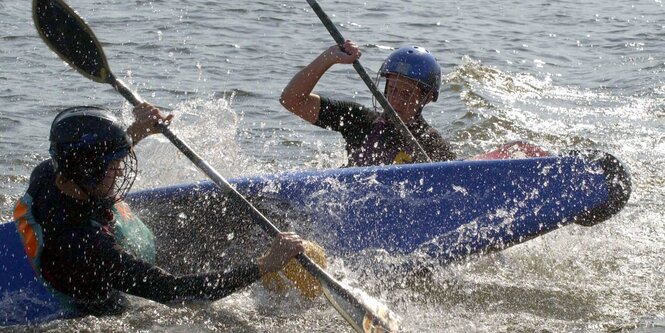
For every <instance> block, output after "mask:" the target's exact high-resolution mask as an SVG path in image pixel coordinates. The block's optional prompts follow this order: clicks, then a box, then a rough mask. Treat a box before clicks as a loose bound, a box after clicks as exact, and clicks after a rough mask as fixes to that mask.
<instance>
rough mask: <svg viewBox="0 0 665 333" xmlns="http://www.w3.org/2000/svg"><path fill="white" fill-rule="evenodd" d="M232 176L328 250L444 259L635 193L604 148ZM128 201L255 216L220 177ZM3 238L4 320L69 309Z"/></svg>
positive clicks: (5, 235) (593, 213)
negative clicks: (240, 207) (231, 199)
mask: <svg viewBox="0 0 665 333" xmlns="http://www.w3.org/2000/svg"><path fill="white" fill-rule="evenodd" d="M229 182H230V183H231V184H233V185H234V186H235V187H236V189H237V190H238V191H239V192H240V193H241V194H243V195H244V196H246V197H247V198H248V199H249V201H250V202H252V203H254V204H255V205H256V206H257V207H258V208H259V210H262V211H263V212H265V214H266V215H267V216H268V217H269V218H271V219H274V218H277V219H283V220H284V221H281V222H280V223H277V224H278V225H279V224H282V226H281V228H282V229H285V230H286V229H289V230H293V229H295V230H297V231H298V232H302V233H303V234H307V237H308V238H311V239H313V240H315V241H317V242H318V243H319V244H321V245H323V247H324V248H325V249H326V251H327V252H328V253H329V254H331V253H332V254H334V255H339V256H344V255H345V254H349V253H355V252H358V251H362V250H366V249H383V250H385V251H387V252H389V253H393V254H408V253H412V252H414V251H422V252H423V253H427V254H428V255H429V256H431V257H433V258H436V259H437V260H438V261H439V262H441V263H442V264H445V263H448V262H450V261H454V260H459V259H462V258H465V257H468V256H469V255H472V254H477V253H486V252H491V251H497V250H501V249H504V248H506V247H509V246H511V245H514V244H518V243H521V242H524V241H526V240H529V239H532V238H534V237H537V236H539V235H542V234H544V233H547V232H549V231H552V230H554V229H557V228H560V227H563V226H565V225H567V224H570V223H577V224H580V225H584V226H592V225H595V224H597V223H599V222H602V221H604V220H606V219H608V218H610V217H611V216H612V215H614V214H615V213H617V212H618V211H619V210H621V209H622V208H623V206H624V205H625V203H626V202H627V200H628V198H629V196H630V191H631V183H630V177H629V175H628V172H627V171H626V169H625V168H624V167H623V166H622V164H621V162H620V161H619V160H617V159H616V158H615V157H613V156H612V155H610V154H607V153H603V152H599V151H589V152H571V153H569V154H567V155H566V156H548V157H538V158H525V159H497V160H477V161H451V162H440V163H428V164H411V165H392V166H380V167H363V168H343V169H330V170H314V171H301V172H289V173H283V174H275V175H264V176H255V177H243V178H238V179H231V180H229ZM127 201H128V202H129V204H130V206H132V207H133V208H134V210H136V211H137V212H138V214H139V216H142V215H143V212H153V213H155V212H156V211H157V212H158V213H155V216H156V217H157V218H158V220H159V222H158V223H160V224H161V225H165V226H167V225H177V221H178V220H182V219H183V218H186V219H187V220H189V221H196V223H197V224H199V225H212V224H224V223H237V224H243V223H244V224H251V222H250V221H248V220H247V219H244V218H242V216H240V215H242V214H241V213H238V212H234V211H233V209H232V207H229V205H228V204H227V203H226V198H225V197H224V194H223V192H222V191H220V190H219V189H217V187H216V186H215V185H214V184H213V183H211V182H200V183H195V184H184V185H178V186H171V187H164V188H157V189H152V190H146V191H141V192H134V193H131V194H130V195H129V196H128V198H127ZM159 211H161V213H160V212H159ZM234 215H239V216H235V217H237V218H235V219H234V218H233V217H234ZM273 216H276V217H274V218H273ZM168 219H172V220H173V221H164V220H168ZM283 223H286V227H285V225H284V224H283ZM149 225H153V226H154V225H155V224H154V223H153V224H151V223H149ZM289 226H291V227H293V228H289ZM158 239H159V235H158ZM0 244H1V245H0V256H1V257H0V272H1V274H0V297H1V298H0V325H13V324H24V323H29V322H41V321H46V320H50V319H53V318H58V317H62V316H64V315H66V314H64V313H63V312H62V311H61V310H60V309H59V308H58V306H57V301H56V300H55V299H54V298H53V296H51V295H50V294H49V293H48V291H46V289H45V288H44V287H43V286H41V285H40V284H39V283H38V282H37V280H36V278H35V275H34V272H33V271H32V268H31V266H30V264H29V262H28V260H27V257H26V255H25V251H24V250H23V248H22V245H21V242H20V240H19V236H18V234H17V231H16V227H15V226H14V224H13V223H5V224H0ZM244 246H246V247H251V244H249V245H247V244H245V245H244ZM167 259H168V258H167Z"/></svg>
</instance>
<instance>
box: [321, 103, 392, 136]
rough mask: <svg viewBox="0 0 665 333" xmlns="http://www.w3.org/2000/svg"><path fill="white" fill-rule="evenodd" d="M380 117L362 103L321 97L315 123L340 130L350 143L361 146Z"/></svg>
mask: <svg viewBox="0 0 665 333" xmlns="http://www.w3.org/2000/svg"><path fill="white" fill-rule="evenodd" d="M378 117H379V114H378V113H377V112H376V111H373V110H370V109H369V108H367V107H365V106H363V105H361V104H358V103H354V102H349V101H341V100H333V99H329V98H326V97H321V110H320V112H319V119H318V120H317V121H316V123H315V125H316V126H319V127H322V128H327V129H331V130H333V131H337V132H340V133H341V134H342V137H344V140H346V142H347V143H348V144H349V145H351V146H355V147H359V146H360V145H361V144H362V141H363V140H364V139H365V137H366V136H367V135H368V134H369V132H370V131H371V130H372V124H373V123H374V121H375V120H376V119H377V118H378Z"/></svg>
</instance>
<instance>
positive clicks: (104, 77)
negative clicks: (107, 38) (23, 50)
mask: <svg viewBox="0 0 665 333" xmlns="http://www.w3.org/2000/svg"><path fill="white" fill-rule="evenodd" d="M32 15H33V16H32V18H33V20H34V22H35V27H36V28H37V31H38V32H39V36H41V38H42V39H43V40H44V42H45V43H46V45H48V47H49V48H50V49H51V50H53V52H55V53H56V54H57V55H58V56H59V57H60V58H61V59H62V60H64V61H66V62H67V63H68V64H69V65H70V66H72V67H74V69H76V70H77V71H78V72H79V73H81V74H83V75H84V76H85V77H87V78H88V79H90V80H93V81H96V82H103V83H108V78H109V76H111V70H110V69H109V66H108V63H107V61H106V57H105V56H104V51H103V50H102V47H101V45H100V44H99V41H98V40H97V38H96V37H95V34H93V33H92V31H91V30H90V28H89V27H88V25H87V24H86V23H85V22H84V21H83V19H82V18H81V17H80V16H79V15H78V14H77V13H76V12H74V10H73V9H72V8H71V7H69V6H68V5H67V4H66V3H65V2H64V1H62V0H33V2H32Z"/></svg>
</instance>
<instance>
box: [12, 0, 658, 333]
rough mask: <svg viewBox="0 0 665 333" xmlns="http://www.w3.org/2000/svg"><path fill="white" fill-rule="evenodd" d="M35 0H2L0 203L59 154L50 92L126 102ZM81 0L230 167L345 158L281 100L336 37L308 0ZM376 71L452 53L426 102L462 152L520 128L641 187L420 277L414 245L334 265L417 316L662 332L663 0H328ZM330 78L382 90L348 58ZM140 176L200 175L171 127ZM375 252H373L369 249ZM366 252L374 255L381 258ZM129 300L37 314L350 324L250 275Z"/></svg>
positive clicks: (70, 99)
mask: <svg viewBox="0 0 665 333" xmlns="http://www.w3.org/2000/svg"><path fill="white" fill-rule="evenodd" d="M29 3H30V2H29V1H24V0H22V1H19V0H3V1H2V2H0V102H1V105H2V106H0V184H1V186H0V217H1V219H2V220H7V219H9V216H10V214H11V210H12V204H13V202H14V201H15V200H16V199H17V198H18V197H19V196H20V195H21V194H22V193H23V191H24V190H25V188H26V186H27V181H28V176H29V172H30V170H31V169H32V168H33V167H34V166H35V165H36V164H37V163H39V162H40V161H41V160H43V159H45V158H46V157H47V155H48V154H47V148H48V127H49V125H50V122H51V121H52V119H53V116H54V115H55V114H56V112H57V110H59V109H62V108H65V107H67V106H71V105H77V104H96V105H105V106H108V107H111V108H115V109H122V110H123V111H122V114H123V117H124V119H126V120H127V121H129V120H130V119H131V116H130V113H129V109H128V106H127V105H126V104H123V101H122V100H121V98H120V97H119V95H117V94H116V93H114V92H113V91H112V90H111V88H110V86H107V85H100V84H96V83H92V82H90V81H88V80H86V79H84V78H83V77H81V76H80V75H78V74H77V73H76V72H74V71H73V70H71V69H69V68H68V67H67V66H66V65H64V64H63V63H62V61H60V60H58V59H57V58H56V56H55V55H54V54H52V53H51V52H50V51H49V50H48V49H47V48H46V46H45V45H44V44H43V43H42V42H41V40H40V39H39V37H38V36H37V34H36V32H35V30H34V27H33V24H32V20H31V13H30V4H29ZM69 3H70V4H71V5H72V6H73V7H74V8H76V9H77V10H78V11H79V13H80V14H81V15H83V16H84V17H85V18H86V19H87V21H88V22H89V23H90V24H91V25H92V27H93V29H94V31H95V33H96V35H97V36H98V37H99V38H100V39H101V40H102V41H103V44H104V47H105V52H106V55H107V56H108V58H109V62H110V64H111V68H112V69H113V71H114V72H115V74H116V75H117V76H119V77H122V78H124V79H125V80H126V81H127V82H129V83H131V85H132V86H133V87H134V88H136V89H137V90H138V91H139V93H140V94H141V95H142V96H143V97H145V98H146V99H148V100H150V101H152V102H153V103H155V104H157V105H159V106H161V107H163V108H164V109H166V110H169V111H171V112H173V113H174V114H175V115H176V117H177V121H176V122H175V123H174V124H173V126H172V129H173V130H174V132H176V133H177V134H178V135H179V136H180V137H181V138H183V139H185V140H186V141H188V142H190V143H191V144H192V146H193V147H195V149H196V150H197V151H198V152H199V153H200V154H201V155H202V156H203V157H204V158H205V159H206V160H208V161H209V162H210V163H211V164H212V165H213V166H214V167H215V168H217V169H218V171H220V173H221V174H223V175H224V176H227V177H234V176H244V175H253V174H262V173H273V172H281V171H289V170H302V169H318V168H328V167H336V166H339V165H342V164H343V163H344V161H345V160H346V158H345V156H344V153H343V142H342V139H341V137H340V136H338V135H337V134H335V133H332V132H327V131H324V130H320V129H317V128H314V127H313V126H311V125H308V124H306V123H304V122H303V121H301V120H299V119H298V118H296V117H295V116H293V115H291V114H289V113H288V112H287V111H285V110H284V109H282V107H281V106H280V105H279V102H278V97H279V94H280V93H281V89H282V88H283V87H284V86H285V85H286V83H287V82H288V80H289V79H290V77H291V76H292V75H293V74H294V73H295V72H297V71H298V70H299V69H300V68H301V67H302V66H303V65H305V64H306V63H307V62H309V61H310V60H312V59H313V58H314V57H315V56H316V55H317V54H318V53H319V52H321V51H322V50H323V49H325V48H326V47H328V46H329V45H330V44H331V42H332V39H331V37H330V36H329V35H328V34H327V32H326V30H325V29H324V28H323V27H322V25H321V24H320V22H319V21H318V18H317V17H316V15H315V14H314V13H313V12H312V11H311V10H310V9H309V7H308V5H307V3H306V2H305V1H285V2H269V1H259V2H245V1H227V2H216V1H203V0H181V1H176V2H169V1H143V0H138V1H137V0H135V1H119V0H110V1H108V0H107V1H99V0H92V1H83V0H71V1H69ZM321 5H322V7H323V8H324V9H325V10H326V11H327V13H328V14H329V15H330V16H331V18H332V19H333V20H334V21H335V22H336V23H337V24H338V25H339V27H340V30H341V32H342V33H343V34H344V35H345V37H346V38H350V39H353V40H355V41H356V42H358V43H359V44H360V45H361V46H362V48H363V57H362V63H363V64H364V65H365V67H366V68H367V69H368V70H369V71H370V73H375V71H376V70H377V69H378V67H379V65H380V63H381V61H382V59H383V58H385V57H386V56H387V55H388V54H389V53H390V52H391V50H392V49H393V48H395V47H399V46H401V45H403V44H418V45H422V46H425V47H427V48H429V49H430V50H431V51H432V52H433V53H434V54H435V55H437V57H438V58H439V60H440V62H441V63H442V65H443V66H444V72H445V78H444V81H445V82H444V87H443V91H442V98H440V99H439V102H438V103H436V104H433V105H431V106H429V107H428V108H426V110H425V117H426V118H427V119H428V120H429V121H430V123H431V124H433V125H434V126H435V127H436V128H438V129H439V130H440V131H441V132H442V133H443V134H444V135H445V136H446V137H448V138H449V139H450V140H451V141H452V143H453V144H454V146H455V147H456V148H457V149H458V152H459V153H460V155H461V156H470V155H473V154H476V153H479V152H482V151H486V150H488V149H492V148H493V147H496V146H497V145H499V144H501V143H503V142H506V141H510V140H514V139H525V140H530V141H533V142H536V143H539V144H541V145H544V146H546V147H548V148H551V149H554V150H566V149H578V148H593V149H601V150H604V151H607V152H610V153H612V154H614V155H615V156H617V157H618V158H620V159H621V160H622V161H623V162H624V163H625V165H626V166H627V167H628V169H629V170H630V171H631V174H632V179H633V193H632V196H631V199H630V201H629V203H628V205H627V206H626V208H625V209H624V210H623V211H622V212H621V213H620V214H619V215H617V216H615V217H613V218H611V219H610V220H608V221H606V222H604V223H602V224H600V225H598V226H595V227H593V228H584V227H579V226H569V227H566V228H563V229H560V230H558V231H555V232H552V233H550V234H547V235H545V236H543V237H540V238H537V239H535V240H532V241H529V242H527V243H525V244H522V245H519V246H515V247H513V248H510V249H508V250H506V251H503V252H501V253H499V254H495V255H491V256H487V257H483V258H477V259H474V260H470V261H468V262H464V263H460V264H455V265H452V266H449V267H441V268H438V269H436V270H435V271H434V274H433V275H432V276H430V277H428V278H427V279H421V278H418V277H414V276H403V275H400V274H398V273H397V272H393V273H392V274H391V272H390V271H387V270H386V269H385V268H386V267H390V266H391V264H392V263H395V262H400V261H403V260H408V259H409V258H399V257H391V256H387V255H385V254H382V253H364V254H362V255H359V256H358V257H356V258H331V260H332V263H331V268H330V271H331V272H334V274H336V275H337V276H338V277H339V278H340V279H342V280H343V281H345V282H347V283H349V284H351V285H357V286H362V287H363V289H365V290H366V291H367V292H369V293H370V294H372V295H375V296H378V297H380V298H381V299H383V300H384V301H386V303H388V304H389V305H390V306H391V307H392V308H393V309H394V310H396V311H397V312H398V313H400V314H401V315H402V316H403V317H404V325H405V328H406V329H407V330H408V331H413V332H417V331H429V332H442V331H446V332H535V331H538V332H622V331H635V332H665V319H663V318H664V317H665V284H664V282H663V281H664V280H665V268H664V267H665V246H664V245H663V244H665V227H664V226H663V221H664V217H663V209H662V208H663V202H664V201H665V189H664V184H665V177H664V176H663V170H665V107H664V106H663V105H664V103H663V102H664V101H665V83H664V82H663V81H664V69H665V56H663V54H664V53H665V19H664V18H663V17H664V16H663V12H664V8H663V4H662V2H661V1H660V0H655V1H654V0H651V1H646V0H645V1H642V0H640V1H619V2H607V1H597V0H593V1H586V2H577V1H529V2H527V1H524V2H518V1H503V2H495V1H449V0H444V1H424V0H412V1H400V0H384V1H364V2H359V1H334V2H333V1H322V2H321ZM317 91H319V92H321V93H324V94H327V95H329V96H339V97H346V98H355V99H357V100H358V101H360V102H362V103H367V104H370V103H371V98H370V94H369V92H368V90H367V88H366V87H364V85H363V83H362V82H361V81H360V80H359V78H358V77H357V75H356V74H355V72H354V71H353V69H352V68H351V67H350V66H348V67H344V66H339V65H338V66H337V67H335V68H333V69H332V70H331V71H330V72H329V73H328V74H327V75H326V76H325V77H324V79H323V80H322V81H321V82H320V84H319V86H318V87H317ZM138 154H139V163H140V167H141V169H142V171H141V174H140V176H139V179H138V182H137V185H136V187H135V188H137V189H138V188H150V187H155V186H164V185H169V184H177V183H183V182H191V181H192V180H194V179H203V178H204V176H203V175H202V174H200V173H199V172H198V171H196V170H195V169H194V167H193V166H191V164H190V163H189V162H188V161H187V159H186V158H184V157H183V156H182V155H181V154H178V152H177V151H176V149H175V148H173V147H171V145H170V144H169V143H168V141H166V140H165V139H164V138H158V137H156V138H151V139H149V140H146V142H144V143H142V144H141V146H140V147H139V151H138ZM370 263H371V265H370ZM368 267H371V269H369V268H368ZM134 304H135V305H136V307H135V309H134V310H133V311H131V312H128V313H126V314H125V315H123V316H120V317H108V318H92V317H90V318H82V319H77V320H68V321H58V322H53V323H49V324H45V325H41V326H38V327H36V328H35V327H31V328H18V329H15V330H18V331H31V330H34V329H37V330H41V331H52V332H63V331H65V332H78V331H118V332H120V331H123V332H124V331H155V332H160V331H164V332H178V331H182V332H189V331H203V332H205V331H229V332H231V331H232V332H294V331H304V330H308V331H314V332H333V331H334V332H339V331H348V328H347V326H346V324H345V323H344V322H343V320H342V319H341V318H340V317H339V316H338V315H336V313H335V311H334V310H332V308H331V307H329V306H328V305H327V304H326V303H325V302H324V301H323V300H322V299H319V300H317V301H314V302H309V301H306V300H304V299H302V298H300V297H299V296H297V295H289V296H288V297H286V298H278V297H274V296H271V295H268V294H267V293H266V292H265V290H264V289H263V288H261V287H260V286H259V285H256V286H254V287H252V288H249V289H247V290H245V291H243V292H242V293H239V294H236V295H233V296H231V297H229V298H227V299H225V300H222V301H218V302H215V303H213V304H194V305H186V306H179V307H166V306H163V305H159V304H155V303H152V302H148V301H145V300H140V299H137V300H135V302H134Z"/></svg>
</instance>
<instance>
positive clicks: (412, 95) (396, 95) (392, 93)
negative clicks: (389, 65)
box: [372, 73, 435, 115]
mask: <svg viewBox="0 0 665 333" xmlns="http://www.w3.org/2000/svg"><path fill="white" fill-rule="evenodd" d="M392 80H395V81H404V80H410V81H412V82H413V80H412V79H411V78H409V77H407V76H404V75H401V74H390V75H389V77H388V76H387V75H382V74H381V73H379V74H378V75H377V76H376V80H375V81H374V82H375V84H376V86H377V87H380V86H381V85H384V89H383V94H384V95H385V96H386V98H387V99H388V100H389V101H390V100H392V101H393V102H392V104H391V106H392V107H393V108H395V109H400V108H401V107H402V106H409V105H415V107H416V108H417V112H416V113H417V115H420V113H421V112H422V110H423V107H425V104H427V102H429V101H430V100H429V99H428V98H429V97H428V96H430V95H431V94H432V91H433V90H434V89H435V88H434V87H432V86H430V85H427V84H423V83H420V82H417V86H418V88H419V89H420V91H418V90H413V91H398V89H397V87H396V85H394V84H393V85H392V87H391V86H390V85H389V82H388V81H392ZM383 81H385V83H384V82H383ZM395 102H397V103H399V105H393V104H394V103H395ZM377 104H378V102H377V100H376V98H375V97H374V96H372V105H373V106H374V108H375V109H377V108H378V107H379V105H377ZM396 111H397V110H396Z"/></svg>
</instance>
